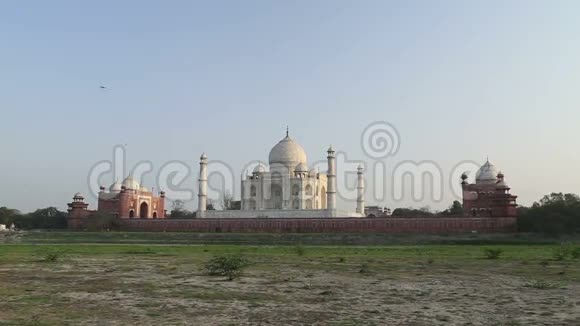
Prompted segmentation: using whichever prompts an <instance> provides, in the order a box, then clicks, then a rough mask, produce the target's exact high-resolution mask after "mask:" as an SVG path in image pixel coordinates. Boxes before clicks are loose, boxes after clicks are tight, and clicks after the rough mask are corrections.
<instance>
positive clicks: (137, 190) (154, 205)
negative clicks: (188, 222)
mask: <svg viewBox="0 0 580 326" xmlns="http://www.w3.org/2000/svg"><path fill="white" fill-rule="evenodd" d="M84 200H85V198H84V196H83V195H82V194H81V193H76V194H75V195H74V197H73V201H72V202H71V203H69V204H68V207H69V208H68V224H69V228H79V225H83V223H82V220H83V219H86V218H89V217H90V216H92V215H94V214H96V213H97V212H99V213H101V212H102V213H108V214H111V215H113V216H115V217H116V218H127V219H133V218H141V219H158V218H166V217H167V212H166V210H165V193H164V192H163V191H161V192H160V193H159V196H154V195H153V193H152V192H151V191H149V189H147V188H145V187H143V186H141V185H139V183H138V182H137V181H135V180H134V179H133V177H131V176H129V177H127V178H126V179H125V180H123V183H118V182H115V183H113V184H112V185H111V186H110V187H109V190H108V191H105V187H103V186H101V187H100V191H99V201H98V207H97V210H89V209H88V206H89V204H88V203H85V201H84Z"/></svg>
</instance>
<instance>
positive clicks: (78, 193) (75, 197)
mask: <svg viewBox="0 0 580 326" xmlns="http://www.w3.org/2000/svg"><path fill="white" fill-rule="evenodd" d="M73 199H85V196H83V194H81V193H80V192H77V193H76V194H75V195H74V197H73Z"/></svg>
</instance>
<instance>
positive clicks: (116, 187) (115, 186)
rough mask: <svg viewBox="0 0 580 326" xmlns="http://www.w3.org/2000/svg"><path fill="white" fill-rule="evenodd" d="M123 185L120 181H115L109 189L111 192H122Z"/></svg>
mask: <svg viewBox="0 0 580 326" xmlns="http://www.w3.org/2000/svg"><path fill="white" fill-rule="evenodd" d="M121 187H122V185H121V184H120V183H119V182H115V183H113V184H112V185H111V186H110V187H109V191H110V192H121Z"/></svg>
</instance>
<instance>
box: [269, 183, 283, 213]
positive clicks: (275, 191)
mask: <svg viewBox="0 0 580 326" xmlns="http://www.w3.org/2000/svg"><path fill="white" fill-rule="evenodd" d="M270 190H271V192H270V194H271V196H272V207H273V208H274V209H282V187H281V186H280V185H272V186H271V187H270Z"/></svg>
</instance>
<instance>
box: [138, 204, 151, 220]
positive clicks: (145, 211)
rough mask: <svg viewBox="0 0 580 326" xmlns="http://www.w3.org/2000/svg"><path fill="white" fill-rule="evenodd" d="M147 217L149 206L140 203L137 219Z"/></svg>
mask: <svg viewBox="0 0 580 326" xmlns="http://www.w3.org/2000/svg"><path fill="white" fill-rule="evenodd" d="M148 216H149V206H148V205H147V203H146V202H142V203H141V206H139V217H141V218H147V217H148Z"/></svg>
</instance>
